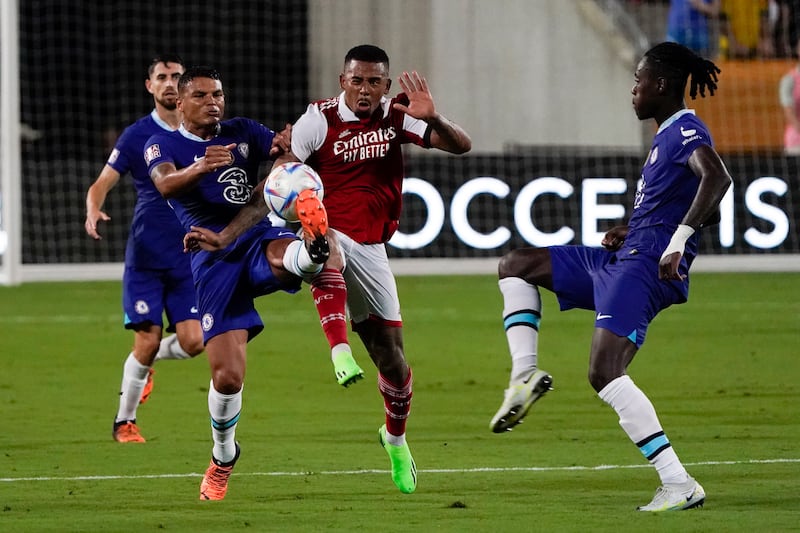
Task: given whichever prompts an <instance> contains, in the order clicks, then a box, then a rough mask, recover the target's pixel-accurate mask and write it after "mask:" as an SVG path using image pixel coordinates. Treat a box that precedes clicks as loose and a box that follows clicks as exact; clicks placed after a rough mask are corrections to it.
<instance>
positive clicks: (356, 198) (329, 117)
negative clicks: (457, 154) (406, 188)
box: [292, 93, 430, 244]
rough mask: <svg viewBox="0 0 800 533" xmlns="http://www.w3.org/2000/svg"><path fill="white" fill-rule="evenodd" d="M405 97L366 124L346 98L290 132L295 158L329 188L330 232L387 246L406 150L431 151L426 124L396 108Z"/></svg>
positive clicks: (317, 108) (314, 108) (313, 108)
mask: <svg viewBox="0 0 800 533" xmlns="http://www.w3.org/2000/svg"><path fill="white" fill-rule="evenodd" d="M395 102H401V103H403V104H405V105H408V98H407V97H406V95H405V94H399V95H398V96H396V97H395V98H394V99H392V100H389V99H387V98H384V99H383V100H382V101H381V106H380V108H379V109H377V110H376V111H375V113H373V115H372V116H371V117H370V118H368V119H363V120H362V119H359V118H358V117H356V115H355V114H354V113H353V112H352V111H351V110H350V108H348V107H347V105H345V102H344V93H342V94H340V95H339V96H338V97H334V98H330V99H328V100H319V101H317V102H312V103H311V104H309V106H308V109H306V112H305V113H304V114H303V115H302V116H301V117H300V118H299V119H298V120H297V123H296V124H295V125H294V126H293V127H292V152H294V154H295V155H296V156H297V157H298V158H299V159H300V160H301V161H304V162H305V163H307V164H308V165H310V166H311V167H312V168H314V169H315V170H316V171H317V172H318V173H319V175H320V176H321V177H322V183H323V185H324V186H325V199H324V203H325V209H327V211H328V220H329V223H330V225H331V227H332V228H334V229H337V230H339V231H341V232H343V233H345V234H346V235H348V236H349V237H350V238H352V239H353V240H355V241H357V242H360V243H365V244H374V243H379V242H386V241H388V240H389V239H390V238H391V236H392V234H393V233H394V232H395V230H396V229H397V225H398V220H399V219H400V210H401V208H402V187H403V176H404V173H405V172H404V166H403V151H402V145H403V144H405V143H414V144H417V145H419V146H423V147H425V148H428V147H430V142H429V141H430V138H429V135H430V133H429V131H428V124H427V123H426V122H424V121H422V120H417V119H415V118H413V117H410V116H409V115H407V114H405V113H403V112H401V111H398V110H396V109H394V108H393V107H392V104H394V103H395Z"/></svg>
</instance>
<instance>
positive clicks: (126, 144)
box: [106, 110, 188, 270]
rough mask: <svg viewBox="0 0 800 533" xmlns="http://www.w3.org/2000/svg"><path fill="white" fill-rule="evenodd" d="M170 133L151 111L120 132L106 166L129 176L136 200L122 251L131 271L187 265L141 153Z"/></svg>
mask: <svg viewBox="0 0 800 533" xmlns="http://www.w3.org/2000/svg"><path fill="white" fill-rule="evenodd" d="M170 131H172V128H170V127H169V125H168V124H166V123H165V122H164V121H163V120H161V119H160V118H159V117H158V114H157V113H156V112H155V110H153V112H152V113H150V114H149V115H147V116H145V117H142V118H140V119H139V120H137V121H136V122H134V123H133V124H131V125H130V126H128V127H127V128H125V131H123V132H122V135H120V137H119V139H118V140H117V143H116V145H115V146H114V149H113V150H112V151H111V155H110V156H109V157H108V161H107V163H106V164H107V165H108V166H110V167H111V168H113V169H114V170H116V171H117V172H119V173H120V175H125V174H126V173H128V172H130V175H131V178H132V179H133V185H134V187H135V188H136V193H137V200H136V206H135V207H134V211H133V219H132V220H131V232H130V235H129V237H128V243H127V247H126V249H125V264H126V265H127V266H129V267H132V268H142V269H153V270H163V269H169V268H173V267H174V266H175V265H188V260H187V258H186V256H185V254H184V253H183V234H184V231H183V228H182V227H181V225H180V223H179V222H178V219H177V218H176V217H175V213H174V212H173V211H172V209H171V208H170V207H169V205H168V204H167V202H166V201H165V200H164V198H162V197H161V193H159V192H158V190H157V189H156V187H155V185H153V181H152V180H151V179H150V174H149V173H148V169H147V165H146V164H145V161H144V159H143V158H142V149H143V147H144V145H145V143H146V142H147V140H148V139H149V138H150V137H151V136H153V135H155V134H157V133H166V132H170Z"/></svg>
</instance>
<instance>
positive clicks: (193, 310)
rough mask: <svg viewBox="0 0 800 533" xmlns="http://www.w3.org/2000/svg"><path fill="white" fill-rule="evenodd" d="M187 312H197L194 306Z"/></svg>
mask: <svg viewBox="0 0 800 533" xmlns="http://www.w3.org/2000/svg"><path fill="white" fill-rule="evenodd" d="M189 312H191V313H196V312H197V308H196V307H194V306H192V308H191V309H189Z"/></svg>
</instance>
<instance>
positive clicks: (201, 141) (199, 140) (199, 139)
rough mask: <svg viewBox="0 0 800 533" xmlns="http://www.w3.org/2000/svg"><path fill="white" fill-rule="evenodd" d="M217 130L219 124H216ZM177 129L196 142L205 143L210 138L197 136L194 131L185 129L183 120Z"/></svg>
mask: <svg viewBox="0 0 800 533" xmlns="http://www.w3.org/2000/svg"><path fill="white" fill-rule="evenodd" d="M217 130H219V124H218V125H217ZM178 131H179V132H180V134H181V135H183V136H184V137H186V138H187V139H191V140H193V141H197V142H200V143H206V142H208V141H210V140H211V139H203V138H202V137H199V136H197V135H195V134H194V133H192V132H190V131H189V130H187V129H186V128H184V127H183V122H181V125H180V127H179V128H178Z"/></svg>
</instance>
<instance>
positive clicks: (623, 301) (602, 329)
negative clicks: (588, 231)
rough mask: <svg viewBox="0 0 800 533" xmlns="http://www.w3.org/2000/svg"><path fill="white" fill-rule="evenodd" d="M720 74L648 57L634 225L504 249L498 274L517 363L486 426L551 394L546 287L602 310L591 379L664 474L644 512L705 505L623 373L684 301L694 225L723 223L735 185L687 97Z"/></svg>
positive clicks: (572, 302)
mask: <svg viewBox="0 0 800 533" xmlns="http://www.w3.org/2000/svg"><path fill="white" fill-rule="evenodd" d="M718 72H719V69H718V68H717V67H716V65H714V63H712V62H711V61H708V60H706V59H703V58H702V57H700V56H698V55H696V54H695V53H694V52H692V51H691V50H689V49H688V48H685V47H684V46H681V45H679V44H676V43H662V44H659V45H657V46H655V47H653V48H652V49H650V50H649V51H648V52H646V53H645V55H644V57H643V59H642V60H641V61H640V62H639V65H638V66H637V68H636V73H635V75H634V79H635V85H634V87H633V89H632V93H633V108H634V111H635V112H636V116H637V117H638V118H639V119H640V120H648V119H653V120H655V122H656V124H658V132H657V133H656V135H655V138H654V139H653V145H652V148H651V149H650V152H649V154H648V156H647V159H646V160H645V162H644V167H643V168H642V175H641V180H640V182H639V187H638V190H637V192H636V196H635V199H634V203H633V213H632V215H631V217H630V220H629V222H628V225H627V226H620V227H616V228H612V229H611V230H610V231H609V232H608V233H606V235H605V237H604V239H603V241H602V243H601V244H602V246H603V248H599V247H597V248H592V247H587V246H552V247H549V248H523V249H519V250H514V251H512V252H509V253H508V254H506V255H505V256H503V258H502V259H501V260H500V264H499V269H498V270H499V278H500V281H499V285H500V292H501V293H502V295H503V304H504V306H503V321H504V327H505V330H506V336H507V339H508V345H509V350H510V353H511V360H512V367H511V376H510V381H509V386H508V389H506V391H505V397H504V401H503V404H502V406H501V407H500V409H499V410H498V411H497V413H496V414H495V416H494V418H492V420H491V422H490V428H491V429H492V431H494V432H496V433H502V432H506V431H508V430H510V429H511V428H513V427H514V426H515V425H517V424H519V423H520V422H521V421H522V418H523V417H524V416H525V415H526V414H527V413H528V410H529V409H530V407H531V406H532V405H533V403H534V402H535V401H536V400H538V399H539V398H540V397H541V396H542V395H543V394H545V393H546V392H547V391H548V390H549V389H550V385H551V383H552V378H551V377H550V375H549V374H548V373H547V372H545V371H543V370H541V369H539V368H538V361H537V344H538V330H539V321H540V318H541V307H542V306H541V300H540V297H539V287H543V288H545V289H548V290H550V291H552V292H554V293H555V294H556V296H557V298H558V302H559V305H560V307H561V309H562V310H567V309H573V308H580V309H589V310H592V311H595V312H596V316H595V323H594V324H595V330H594V335H593V337H592V343H591V351H590V359H589V382H590V383H591V385H592V387H593V388H594V390H595V391H597V393H598V395H599V396H600V398H601V399H602V400H603V401H604V402H606V403H607V404H609V405H610V406H611V407H612V408H613V409H614V410H615V411H616V412H617V415H618V416H619V423H620V425H621V426H622V429H623V430H624V431H625V433H626V434H627V435H628V437H629V438H630V439H631V440H632V441H633V442H634V443H635V444H636V446H637V447H638V448H639V450H640V451H641V452H642V454H643V455H644V456H645V457H646V458H647V460H648V461H649V462H650V463H651V464H652V465H653V466H654V467H655V468H656V470H657V472H658V475H659V477H660V478H661V483H662V485H661V487H659V489H658V490H657V491H656V494H655V497H654V498H653V500H652V501H651V502H650V503H649V504H647V505H644V506H641V507H638V510H640V511H672V510H682V509H691V508H693V507H699V506H701V505H702V504H703V503H704V501H705V492H704V490H703V487H701V486H700V484H699V483H697V481H695V480H694V479H693V478H692V477H691V476H690V475H689V474H688V473H687V471H686V469H685V468H684V467H683V465H682V464H681V462H680V460H679V459H678V456H677V455H676V453H675V451H674V450H673V449H672V446H671V445H670V441H669V439H668V438H667V436H666V434H665V433H664V430H663V429H662V427H661V423H660V422H659V420H658V416H657V415H656V411H655V409H654V407H653V404H652V403H651V402H650V400H649V399H648V398H647V396H646V395H645V394H644V393H643V392H642V391H641V390H640V389H639V388H638V387H637V386H636V385H635V384H634V382H633V380H632V379H631V378H630V377H629V376H628V375H627V373H626V370H627V368H628V365H629V364H630V362H631V361H632V360H633V357H634V356H635V355H636V353H637V351H638V350H639V348H640V347H641V346H642V343H644V339H645V335H646V333H647V328H648V325H649V324H650V322H651V321H652V320H653V318H655V316H656V314H658V312H659V311H661V310H662V309H665V308H667V307H669V306H670V305H672V304H680V303H683V302H685V301H686V300H687V298H688V294H689V267H690V266H691V264H692V261H693V260H694V258H695V256H696V255H697V243H698V234H697V232H698V230H699V229H700V227H701V226H703V225H705V224H709V223H712V222H717V221H718V216H719V214H718V206H719V202H720V200H721V199H722V197H723V196H724V194H725V192H726V191H727V190H728V187H729V186H730V184H731V177H730V175H729V174H728V171H727V170H726V168H725V165H724V164H723V162H722V160H721V159H720V157H719V155H718V154H717V152H716V151H715V150H714V148H713V143H712V141H711V135H710V134H709V132H708V129H707V128H706V126H705V124H703V122H702V121H701V120H700V119H698V118H697V117H696V116H695V114H694V112H693V111H692V110H689V109H686V104H685V102H684V94H685V90H686V83H687V81H688V80H689V78H690V77H691V89H690V95H691V96H692V98H694V97H695V96H696V94H697V92H698V89H699V92H700V94H701V96H705V91H706V90H708V91H709V92H710V93H711V94H712V95H713V93H714V90H715V89H716V87H717V84H716V81H717V73H718Z"/></svg>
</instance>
